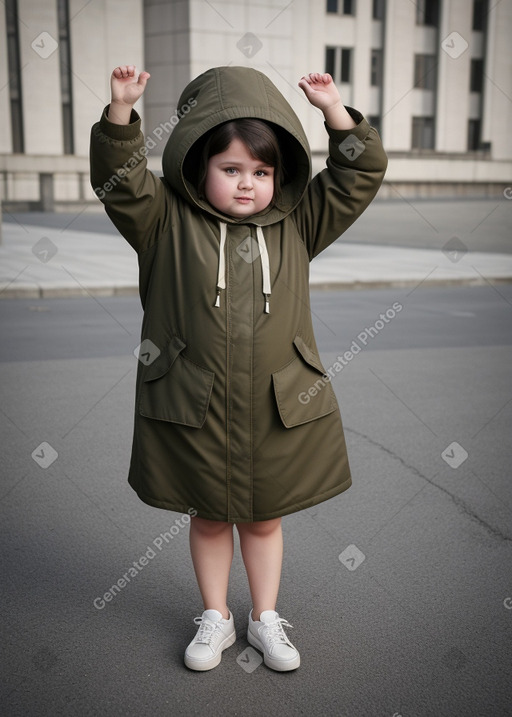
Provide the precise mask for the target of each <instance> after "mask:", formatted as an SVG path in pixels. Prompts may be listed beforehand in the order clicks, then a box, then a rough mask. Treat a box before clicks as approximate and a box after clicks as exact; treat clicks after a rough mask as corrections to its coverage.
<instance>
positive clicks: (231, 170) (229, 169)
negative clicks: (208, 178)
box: [224, 167, 236, 176]
mask: <svg viewBox="0 0 512 717" xmlns="http://www.w3.org/2000/svg"><path fill="white" fill-rule="evenodd" d="M224 171H225V172H226V174H229V175H231V176H233V175H234V174H236V168H235V167H226V169H225V170H224Z"/></svg>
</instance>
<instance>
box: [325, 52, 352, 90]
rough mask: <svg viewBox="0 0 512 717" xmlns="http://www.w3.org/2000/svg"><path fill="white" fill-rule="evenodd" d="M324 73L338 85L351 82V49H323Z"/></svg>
mask: <svg viewBox="0 0 512 717" xmlns="http://www.w3.org/2000/svg"><path fill="white" fill-rule="evenodd" d="M325 71H326V72H328V73H329V74H330V75H331V76H332V78H333V80H334V81H335V82H337V83H338V84H340V83H342V82H344V83H347V84H350V83H351V82H352V49H351V48H348V47H326V48H325Z"/></svg>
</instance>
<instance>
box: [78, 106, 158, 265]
mask: <svg viewBox="0 0 512 717" xmlns="http://www.w3.org/2000/svg"><path fill="white" fill-rule="evenodd" d="M107 111H108V107H106V108H105V110H104V111H103V114H102V117H101V119H100V121H99V122H97V123H96V124H95V125H93V127H92V130H91V145H90V164H91V184H92V187H93V189H94V192H95V194H96V196H97V197H98V198H99V199H100V201H101V202H103V204H104V205H105V210H106V212H107V214H108V216H109V217H110V219H111V220H112V222H113V223H114V224H115V226H116V227H117V229H118V230H119V232H120V233H121V234H122V236H123V237H124V238H125V239H126V240H127V241H128V242H129V243H130V244H131V246H132V247H133V248H134V249H135V251H136V252H137V253H140V252H142V251H145V250H146V249H148V248H149V247H150V246H151V245H152V244H153V243H154V242H156V241H157V240H158V238H159V237H160V236H161V235H162V233H163V232H164V231H165V229H166V227H167V226H168V223H169V211H170V208H169V203H170V192H169V191H168V189H167V188H166V185H165V183H164V182H163V181H162V180H161V179H159V178H158V177H156V176H155V175H154V174H153V173H152V172H150V171H149V169H148V168H147V160H146V154H147V148H146V146H145V144H144V137H143V134H142V132H141V129H140V124H141V121H140V117H139V115H138V114H137V112H135V111H134V110H132V116H131V118H130V119H131V121H130V124H128V125H118V124H114V123H113V122H110V121H109V120H108V118H107Z"/></svg>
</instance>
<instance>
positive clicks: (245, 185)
mask: <svg viewBox="0 0 512 717" xmlns="http://www.w3.org/2000/svg"><path fill="white" fill-rule="evenodd" d="M238 188H239V189H251V188H252V174H251V172H242V173H241V174H240V179H239V182H238Z"/></svg>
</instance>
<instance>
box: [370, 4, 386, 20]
mask: <svg viewBox="0 0 512 717" xmlns="http://www.w3.org/2000/svg"><path fill="white" fill-rule="evenodd" d="M385 12H386V0H373V12H372V17H373V19H374V20H384V14H385Z"/></svg>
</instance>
